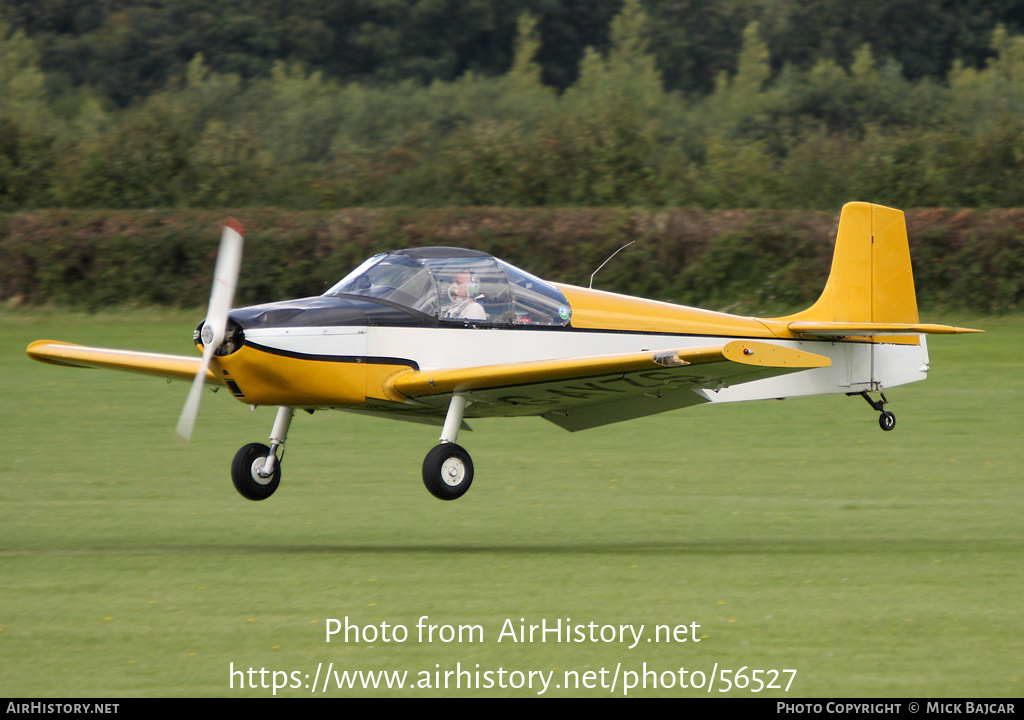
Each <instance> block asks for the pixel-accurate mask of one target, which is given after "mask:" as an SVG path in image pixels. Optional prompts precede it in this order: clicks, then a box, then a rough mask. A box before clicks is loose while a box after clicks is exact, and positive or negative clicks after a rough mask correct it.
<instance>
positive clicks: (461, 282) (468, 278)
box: [448, 270, 480, 301]
mask: <svg viewBox="0 0 1024 720" xmlns="http://www.w3.org/2000/svg"><path fill="white" fill-rule="evenodd" d="M479 292H480V284H479V283H478V282H477V281H476V280H475V279H474V278H473V274H472V273H471V272H469V271H468V270H463V271H461V272H457V273H455V275H454V277H452V284H451V285H449V286H448V297H449V298H451V300H452V301H458V300H467V299H469V298H473V297H476V295H477V293H479Z"/></svg>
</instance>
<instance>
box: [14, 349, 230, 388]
mask: <svg viewBox="0 0 1024 720" xmlns="http://www.w3.org/2000/svg"><path fill="white" fill-rule="evenodd" d="M27 352H28V356H29V357H30V358H32V359H33V360H38V361H39V362H45V363H51V364H53V365H66V366H67V367H82V368H109V369H112V370H127V371H129V372H137V373H143V374H146V375H158V376H160V377H166V378H171V379H173V380H194V379H195V376H196V372H197V371H198V370H199V366H200V365H201V364H202V358H199V357H185V356H182V355H164V354H162V353H148V352H136V351H134V350H113V349H110V348H94V347H85V346H84V345H73V344H71V343H62V342H58V341H56V340H37V341H36V342H34V343H32V344H31V345H29V346H28V350H27ZM206 382H208V383H214V384H220V385H223V384H224V383H223V382H222V381H221V379H220V378H219V377H217V376H216V375H215V374H214V373H213V371H212V370H208V371H207V373H206Z"/></svg>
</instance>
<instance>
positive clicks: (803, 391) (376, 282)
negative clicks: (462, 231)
mask: <svg viewBox="0 0 1024 720" xmlns="http://www.w3.org/2000/svg"><path fill="white" fill-rule="evenodd" d="M241 252H242V228H241V226H240V225H238V224H237V223H236V222H234V221H229V223H228V225H227V226H226V227H225V229H224V234H223V237H222V239H221V247H220V252H219V254H218V258H217V266H216V269H215V277H214V283H213V289H212V292H211V297H210V306H209V310H208V313H207V317H206V319H205V321H204V322H203V323H201V324H200V326H199V327H198V328H197V329H196V330H195V333H194V340H195V343H196V345H197V346H198V348H199V349H200V350H201V353H202V356H201V357H181V356H174V355H162V354H154V353H143V352H133V351H126V350H112V349H104V348H90V347H83V346H80V345H71V344H68V343H63V342H56V341H51V340H40V341H37V342H34V343H32V344H31V345H29V347H28V354H29V356H30V357H32V358H34V359H36V360H40V361H42V362H48V363H53V364H57V365H67V366H71V367H105V368H113V369H118V370H129V371H134V372H141V373H148V374H152V375H159V376H164V377H168V378H178V379H189V380H192V381H193V384H192V391H191V392H190V394H189V397H188V400H187V401H186V403H185V407H184V409H183V410H182V415H181V419H180V421H179V424H178V434H179V435H180V436H181V437H183V438H185V439H188V438H189V437H190V435H191V433H192V427H193V424H194V422H195V417H196V413H197V411H198V407H199V398H200V395H201V391H202V388H203V386H204V385H207V384H208V385H222V386H226V387H227V388H228V390H230V392H231V394H232V395H234V396H235V397H236V398H237V399H238V400H240V401H241V402H243V403H246V404H249V405H252V406H256V405H271V406H276V407H277V408H278V409H277V415H276V418H275V421H274V426H273V429H272V431H271V434H270V446H269V447H268V446H266V445H263V444H260V443H253V444H250V445H246V446H245V447H243V448H241V449H240V450H239V451H238V453H237V454H236V455H235V458H234V461H233V462H232V466H231V476H232V480H233V482H234V484H235V487H236V488H237V489H238V491H239V492H240V493H241V494H242V495H243V496H245V497H247V498H249V499H251V500H262V499H264V498H267V497H269V496H270V495H271V494H272V493H273V492H274V491H275V490H276V489H277V486H278V483H279V482H280V479H281V457H282V456H283V450H284V448H283V446H284V443H285V439H286V437H287V434H288V428H289V425H290V423H291V420H292V416H293V413H294V411H295V409H297V408H298V409H303V410H308V411H313V410H318V409H327V408H330V409H340V410H350V411H354V412H360V413H368V414H374V415H383V416H385V417H390V418H395V419H398V420H411V421H414V422H424V423H432V424H435V425H440V426H441V428H442V429H441V436H440V443H439V444H438V445H437V446H436V447H434V448H433V449H432V450H431V451H430V452H429V453H427V456H426V459H425V460H424V462H423V481H424V483H425V484H426V486H427V489H428V490H429V491H430V492H431V493H432V494H434V495H435V496H436V497H438V498H441V499H442V500H454V499H455V498H458V497H460V496H462V494H463V493H465V492H466V490H467V489H469V486H470V483H471V482H472V481H473V463H472V460H471V459H470V457H469V454H468V453H467V452H466V451H465V450H464V449H463V448H462V447H460V446H459V445H457V444H456V440H457V439H458V434H459V430H460V429H467V426H466V424H465V420H466V419H473V418H486V417H498V416H526V415H539V416H541V417H543V418H544V419H546V420H549V421H551V422H552V423H554V424H555V425H558V426H559V427H562V428H564V429H566V430H569V431H577V430H585V429H587V428H592V427H597V426H600V425H606V424H608V423H614V422H619V421H622V420H629V419H632V418H637V417H641V416H644V415H652V414H655V413H660V412H665V411H667V410H675V409H677V408H684V407H688V406H690V405H696V404H698V403H707V402H737V401H743V400H761V399H768V398H785V397H795V396H803V395H821V394H829V393H835V394H846V395H861V396H862V397H863V398H864V399H865V400H867V401H868V403H870V404H871V406H872V407H873V408H874V409H875V410H876V411H878V412H879V413H880V416H879V422H880V424H881V426H882V429H884V430H892V429H893V426H894V425H895V417H894V415H893V414H892V413H891V412H888V411H886V410H884V408H883V406H884V404H885V403H886V402H887V401H886V399H885V395H884V394H881V393H883V391H884V390H885V389H887V388H891V387H895V386H897V385H902V384H905V383H910V382H915V381H918V380H923V379H924V378H925V377H926V375H927V372H928V367H929V365H928V363H929V360H928V349H927V345H926V343H925V337H924V336H925V335H926V334H931V333H939V334H950V333H964V332H977V331H974V330H970V329H967V328H957V327H950V326H945V325H930V324H923V323H921V322H920V321H919V319H918V312H917V299H916V296H915V293H914V280H913V275H912V271H911V265H910V251H909V246H908V242H907V231H906V224H905V221H904V217H903V213H902V212H900V211H899V210H893V209H890V208H886V207H881V206H879V205H870V204H867V203H851V204H848V205H846V206H845V207H844V208H843V211H842V215H841V217H840V222H839V232H838V236H837V238H836V246H835V255H834V257H833V261H832V270H831V274H830V275H829V278H828V282H827V283H826V285H825V289H824V292H823V293H822V295H821V297H820V298H819V299H818V301H817V302H815V303H814V305H812V306H811V307H810V308H809V309H807V310H805V311H803V312H800V313H797V314H795V315H790V316H788V317H781V318H772V319H759V318H753V317H740V316H735V315H728V314H725V313H720V312H712V311H708V310H700V309H696V308H690V307H683V306H680V305H673V304H670V303H665V302H657V301H653V300H645V299H640V298H634V297H628V296H624V295H617V294H614V293H609V292H602V291H599V290H592V289H587V288H580V287H574V286H570V285H561V284H557V283H549V282H546V281H544V280H541V279H539V278H537V277H534V276H532V275H530V274H529V273H526V272H524V271H522V270H520V269H518V268H515V267H513V266H511V265H509V264H507V263H505V262H503V261H501V260H499V259H497V258H495V257H492V256H490V255H487V254H485V253H482V252H478V251H474V250H462V249H456V248H447V247H431V248H417V249H411V250H399V251H397V252H390V253H384V254H381V255H377V256H375V257H373V258H370V259H369V260H367V261H366V262H364V263H363V264H362V265H360V266H359V267H358V268H356V269H355V270H353V271H352V272H351V273H350V274H349V275H348V276H347V277H345V278H344V279H343V280H341V282H339V283H338V284H337V285H335V286H334V287H332V288H331V289H330V290H328V291H327V292H326V293H324V294H323V295H321V296H319V297H312V298H303V299H300V300H291V301H286V302H275V303H269V304H265V305H256V306H253V307H247V308H241V309H235V310H230V306H231V302H232V298H233V295H234V288H235V284H236V281H237V277H238V272H239V266H240V261H241ZM871 392H877V393H880V394H881V395H880V397H881V399H880V400H873V399H871V397H870V396H869V395H868V393H871Z"/></svg>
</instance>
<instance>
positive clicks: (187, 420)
mask: <svg viewBox="0 0 1024 720" xmlns="http://www.w3.org/2000/svg"><path fill="white" fill-rule="evenodd" d="M243 232H244V228H243V227H242V224H241V223H240V222H238V221H237V220H235V219H234V218H228V221H227V223H226V224H225V225H224V232H223V234H222V235H221V238H220V249H219V250H218V251H217V264H216V266H214V270H213V287H212V288H211V289H210V304H209V307H208V308H207V310H206V320H205V321H204V322H203V328H202V331H201V333H200V335H201V338H202V342H203V361H202V363H201V364H200V366H199V371H198V372H196V377H195V380H193V381H192V389H191V390H189V393H188V399H187V400H186V401H185V407H183V408H182V409H181V417H180V418H178V427H177V429H176V431H175V432H176V433H177V435H178V437H179V438H181V439H182V440H184V441H185V442H188V441H189V440H190V439H191V438H192V428H193V427H194V426H195V422H196V416H197V415H198V414H199V401H200V399H201V398H202V391H203V385H204V384H205V383H206V373H207V372H208V371H209V369H210V361H211V360H212V359H213V353H214V352H215V351H216V350H217V348H218V347H220V344H221V343H222V342H224V336H225V335H227V330H228V311H229V310H231V302H232V300H234V297H235V287H236V286H237V284H238V272H239V269H240V268H241V265H242V233H243Z"/></svg>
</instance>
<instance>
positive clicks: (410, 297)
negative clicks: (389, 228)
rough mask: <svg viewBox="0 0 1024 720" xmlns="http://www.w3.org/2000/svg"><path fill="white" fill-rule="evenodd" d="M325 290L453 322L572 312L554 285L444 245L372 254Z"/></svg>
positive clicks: (558, 322) (546, 317) (499, 321)
mask: <svg viewBox="0 0 1024 720" xmlns="http://www.w3.org/2000/svg"><path fill="white" fill-rule="evenodd" d="M324 294H325V295H358V296H362V297H368V298H375V299H378V300H384V301H387V302H391V303H397V304H398V305H402V306H404V307H408V308H412V309H413V310H416V311H418V312H421V313H424V314H426V315H430V316H431V317H435V318H437V319H438V320H440V321H442V322H450V323H456V324H468V325H546V326H552V325H554V326H564V325H567V324H568V322H569V318H570V316H571V310H570V308H569V302H568V301H567V300H566V298H565V296H564V295H563V294H562V293H561V292H559V291H558V289H557V288H555V287H554V286H553V285H550V284H549V283H547V282H545V281H543V280H541V279H540V278H537V277H534V276H533V275H530V274H529V273H526V272H523V271H522V270H520V269H518V268H516V267H513V266H512V265H509V264H508V263H506V262H504V261H502V260H498V259H497V258H495V257H492V256H491V255H488V254H487V253H483V252H479V251H476V250H463V249H459V248H448V247H430V248H414V249H410V250H398V251H396V252H390V253H383V254H381V255H376V256H374V257H372V258H370V259H369V260H367V261H366V262H364V263H363V264H362V265H360V266H359V267H357V268H356V269H355V270H353V271H352V272H351V273H349V274H348V275H347V276H346V277H345V278H344V279H343V280H342V281H341V282H339V283H338V284H337V285H335V286H334V287H332V288H331V289H330V290H328V291H327V292H326V293H324Z"/></svg>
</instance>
